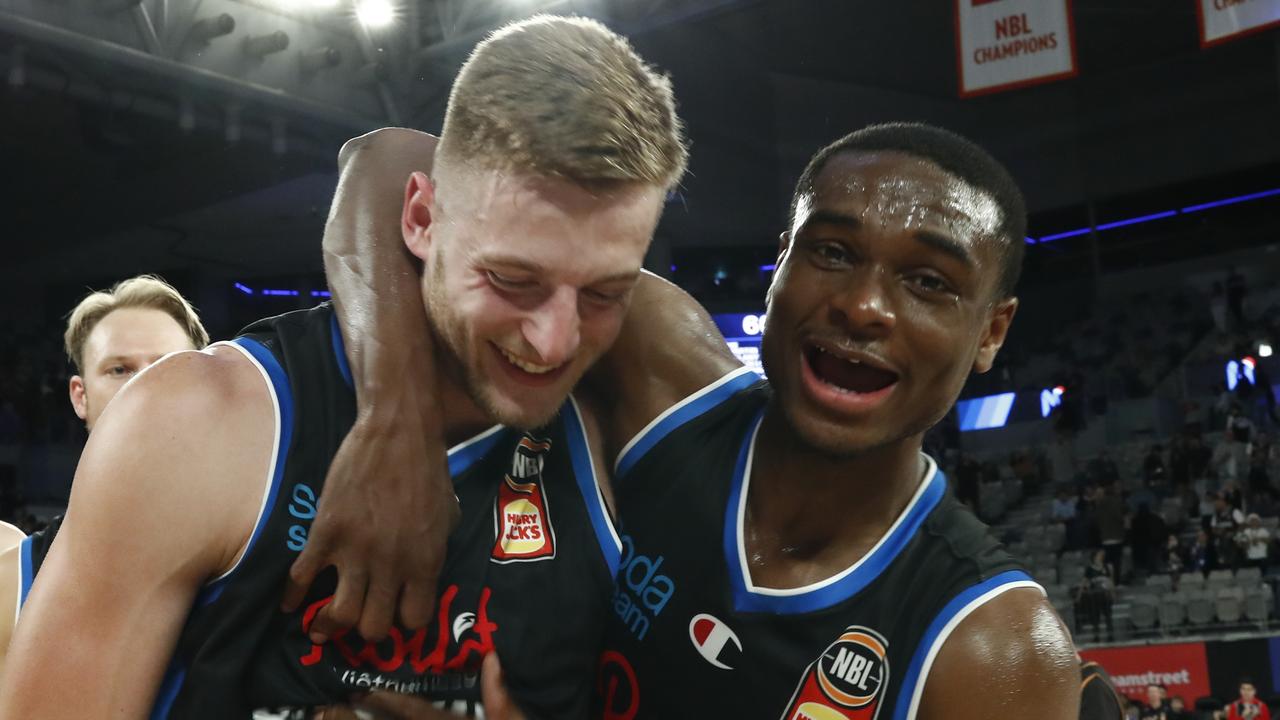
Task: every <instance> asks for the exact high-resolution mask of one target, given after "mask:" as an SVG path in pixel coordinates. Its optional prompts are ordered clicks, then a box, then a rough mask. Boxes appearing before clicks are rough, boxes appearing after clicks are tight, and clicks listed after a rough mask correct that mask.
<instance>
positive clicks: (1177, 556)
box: [1164, 533, 1187, 583]
mask: <svg viewBox="0 0 1280 720" xmlns="http://www.w3.org/2000/svg"><path fill="white" fill-rule="evenodd" d="M1186 566H1187V550H1186V548H1184V547H1182V541H1181V540H1179V539H1178V536H1177V535H1176V534H1175V533H1169V537H1168V539H1166V540H1165V543H1164V570H1165V572H1167V573H1169V574H1170V575H1172V576H1173V580H1174V583H1177V581H1178V576H1179V575H1181V574H1182V569H1183V568H1185V567H1186Z"/></svg>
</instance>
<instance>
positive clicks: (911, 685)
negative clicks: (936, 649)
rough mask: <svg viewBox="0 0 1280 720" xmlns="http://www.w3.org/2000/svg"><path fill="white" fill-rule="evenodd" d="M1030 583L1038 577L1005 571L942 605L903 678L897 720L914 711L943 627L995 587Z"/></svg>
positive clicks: (895, 709)
mask: <svg viewBox="0 0 1280 720" xmlns="http://www.w3.org/2000/svg"><path fill="white" fill-rule="evenodd" d="M1029 582H1034V580H1032V579H1031V576H1030V575H1028V574H1027V573H1025V572H1023V571H1021V570H1010V571H1008V572H1002V573H1000V574H999V575H995V576H992V577H991V578H988V579H987V580H985V581H983V582H980V583H978V584H977V585H974V586H972V587H970V588H968V589H967V590H964V591H962V592H961V593H960V594H958V595H956V596H955V597H954V598H952V599H951V602H949V603H947V604H946V606H944V607H943V608H942V610H941V611H940V612H939V613H938V616H937V617H935V618H934V619H933V622H932V623H930V624H929V628H928V629H927V630H925V632H924V636H923V637H922V638H920V644H919V645H917V646H916V651H915V653H914V654H913V655H912V656H911V664H910V665H908V666H907V674H906V675H904V676H903V677H902V686H901V687H900V688H899V689H898V702H897V703H895V704H894V708H893V720H907V713H908V712H909V711H910V710H911V701H912V696H913V695H914V694H915V690H916V684H917V683H918V682H920V680H921V679H922V678H921V677H920V673H921V670H923V668H924V663H925V659H926V658H927V657H928V656H929V652H930V650H931V649H932V648H933V645H934V643H936V642H937V641H938V636H939V635H941V634H942V630H943V628H945V627H946V626H947V625H948V624H949V623H950V622H951V620H952V619H953V618H955V616H956V615H957V614H958V613H959V612H960V611H962V610H964V609H965V608H966V607H968V605H969V604H970V603H972V602H973V601H974V600H976V599H978V598H980V597H982V596H983V595H985V594H987V593H989V592H991V591H992V590H995V589H997V588H999V587H1001V586H1004V585H1014V584H1021V583H1029Z"/></svg>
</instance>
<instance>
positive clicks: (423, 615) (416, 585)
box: [400, 565, 440, 630]
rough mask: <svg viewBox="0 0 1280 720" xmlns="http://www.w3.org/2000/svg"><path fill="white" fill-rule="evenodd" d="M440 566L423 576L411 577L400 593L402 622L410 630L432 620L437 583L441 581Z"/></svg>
mask: <svg viewBox="0 0 1280 720" xmlns="http://www.w3.org/2000/svg"><path fill="white" fill-rule="evenodd" d="M439 580H440V575H439V566H438V565H437V566H436V567H434V568H433V569H432V572H431V573H430V574H428V575H425V576H423V577H422V578H409V579H408V580H406V581H405V585H404V590H403V591H402V592H401V594H400V624H402V625H404V627H405V628H406V629H408V630H417V629H419V628H422V627H425V626H426V625H427V623H429V622H431V612H432V611H433V610H434V609H435V605H436V585H437V584H438V583H439Z"/></svg>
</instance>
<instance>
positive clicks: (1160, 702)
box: [1138, 685, 1169, 720]
mask: <svg viewBox="0 0 1280 720" xmlns="http://www.w3.org/2000/svg"><path fill="white" fill-rule="evenodd" d="M1166 694H1167V693H1166V692H1165V689H1164V686H1163V685H1148V686H1147V706H1146V707H1144V708H1142V711H1141V712H1140V713H1138V717H1139V718H1142V720H1147V718H1151V719H1152V720H1168V717H1169V701H1168V700H1167V699H1166V697H1165V696H1166Z"/></svg>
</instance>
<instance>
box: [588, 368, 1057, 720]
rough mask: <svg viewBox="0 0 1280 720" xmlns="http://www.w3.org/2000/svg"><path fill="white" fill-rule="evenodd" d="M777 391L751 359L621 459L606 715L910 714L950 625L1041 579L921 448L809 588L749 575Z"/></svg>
mask: <svg viewBox="0 0 1280 720" xmlns="http://www.w3.org/2000/svg"><path fill="white" fill-rule="evenodd" d="M770 392H771V390H770V388H769V386H768V385H767V384H766V383H764V382H761V381H760V380H759V378H758V377H756V376H755V375H753V374H751V373H750V372H749V371H745V370H740V371H737V372H734V373H731V374H730V375H727V376H725V377H724V378H722V379H721V380H720V381H718V382H717V383H715V384H713V385H711V386H709V387H708V388H706V389H704V390H702V391H700V392H699V393H697V394H695V395H694V396H691V397H690V398H689V399H687V400H685V401H684V402H683V403H681V404H680V405H677V406H676V407H675V408H673V409H672V410H670V411H668V412H667V413H664V414H663V415H662V416H661V417H660V418H659V419H657V420H655V421H654V423H652V424H651V425H650V427H648V428H646V429H645V430H644V431H643V432H642V433H641V434H640V435H639V436H638V437H637V438H636V439H635V440H633V441H632V442H631V443H630V444H629V445H628V446H627V448H625V449H624V451H623V453H622V455H621V457H620V458H619V460H618V467H617V473H616V475H615V484H614V487H615V492H616V494H617V501H618V507H619V512H620V514H621V517H622V525H621V529H622V547H623V550H622V564H621V567H620V569H619V572H618V579H617V589H616V592H615V595H614V602H613V612H612V613H611V615H610V618H609V623H608V627H607V629H606V641H605V649H604V652H603V653H602V655H601V658H600V665H599V668H598V671H597V672H598V677H597V685H596V687H597V690H598V697H597V701H596V702H597V706H598V707H597V713H596V714H597V715H598V716H599V717H602V718H607V719H608V720H631V719H632V718H662V719H664V720H666V719H670V718H685V717H688V718H707V717H723V718H760V719H761V720H841V719H849V720H852V719H855V718H856V719H865V720H875V719H876V718H881V719H882V720H888V719H889V718H893V719H894V720H900V719H902V718H911V717H914V716H915V714H916V709H917V706H918V704H919V702H920V697H921V690H922V688H923V687H924V680H925V678H926V677H927V676H928V673H929V669H930V667H931V665H932V663H933V660H934V657H935V656H936V653H937V651H938V649H939V648H940V647H941V646H942V643H943V642H945V640H946V639H947V636H948V635H949V634H950V632H951V631H952V629H953V628H954V627H955V626H956V625H957V624H958V623H959V622H960V621H961V620H962V619H963V618H964V617H965V616H966V615H968V614H969V613H970V612H972V611H973V610H974V609H975V608H977V607H979V606H980V605H981V604H982V603H984V602H986V601H987V600H989V599H990V598H992V597H995V596H996V595H998V594H1000V593H1002V592H1004V591H1006V590H1009V589H1011V588H1017V587H1038V586H1037V585H1035V583H1034V582H1033V581H1032V580H1031V578H1030V577H1029V576H1028V575H1027V574H1026V573H1025V572H1023V571H1022V570H1021V569H1019V568H1018V566H1017V565H1016V563H1015V562H1014V561H1013V559H1012V558H1011V557H1010V556H1009V555H1008V553H1006V552H1005V551H1004V550H1003V549H1002V548H1001V546H1000V545H999V543H997V542H996V540H995V539H993V538H992V536H991V535H990V533H989V532H988V530H987V528H986V526H985V525H983V524H982V523H981V522H980V521H978V519H977V518H975V517H974V516H973V515H972V514H971V513H970V512H969V511H968V510H967V509H965V508H964V507H963V506H962V505H960V504H959V503H958V502H957V501H956V500H954V499H953V498H952V497H951V496H950V495H949V494H948V493H947V488H946V479H945V478H944V476H943V474H942V473H941V472H939V471H938V470H937V468H936V466H935V465H934V463H933V461H932V460H929V459H928V458H926V461H927V464H928V471H927V473H926V474H925V476H924V478H923V479H922V481H921V483H920V486H919V489H918V490H917V491H916V493H915V495H914V497H913V498H912V499H911V501H910V503H909V504H908V505H907V507H906V509H905V510H903V512H902V514H901V515H900V516H899V517H898V518H897V520H896V521H895V522H894V523H893V525H892V526H891V528H890V529H889V531H888V532H887V533H886V534H885V535H884V537H883V538H881V540H880V541H879V542H878V543H877V544H876V545H875V546H874V547H873V549H872V550H871V551H870V552H869V553H868V554H867V555H866V556H865V557H864V558H862V559H861V560H859V561H858V562H857V563H856V564H854V565H853V566H852V567H849V568H847V569H846V570H844V571H842V572H840V573H839V574H837V575H835V576H833V577H831V578H828V579H826V580H824V581H822V582H818V583H814V584H812V585H810V586H807V587H803V588H796V589H785V590H783V589H772V588H766V587H756V586H755V585H754V584H753V583H752V582H751V575H750V572H749V570H748V565H747V561H746V556H745V553H744V549H743V542H742V537H743V536H742V533H743V513H744V510H745V507H746V502H745V501H746V497H747V490H748V485H749V482H750V478H751V465H752V457H753V452H754V448H755V441H756V433H757V431H758V430H759V427H760V422H761V420H762V419H763V416H764V411H765V406H766V404H767V403H768V399H769V395H770ZM849 502H850V504H851V505H852V504H854V503H857V502H858V500H857V498H855V497H851V498H849Z"/></svg>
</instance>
